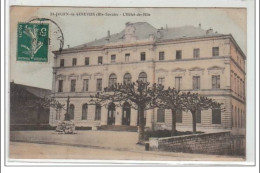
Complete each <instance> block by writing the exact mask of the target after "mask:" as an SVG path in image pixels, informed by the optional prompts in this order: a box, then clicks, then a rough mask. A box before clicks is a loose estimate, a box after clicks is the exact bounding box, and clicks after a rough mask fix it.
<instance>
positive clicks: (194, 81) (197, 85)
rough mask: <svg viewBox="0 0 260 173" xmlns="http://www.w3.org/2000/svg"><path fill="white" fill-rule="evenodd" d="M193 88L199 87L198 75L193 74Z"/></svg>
mask: <svg viewBox="0 0 260 173" xmlns="http://www.w3.org/2000/svg"><path fill="white" fill-rule="evenodd" d="M192 84H193V89H194V90H198V89H200V76H193V83H192Z"/></svg>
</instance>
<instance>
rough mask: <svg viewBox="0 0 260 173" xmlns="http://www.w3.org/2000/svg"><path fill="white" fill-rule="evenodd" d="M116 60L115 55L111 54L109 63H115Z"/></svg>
mask: <svg viewBox="0 0 260 173" xmlns="http://www.w3.org/2000/svg"><path fill="white" fill-rule="evenodd" d="M115 62H116V55H111V63H115Z"/></svg>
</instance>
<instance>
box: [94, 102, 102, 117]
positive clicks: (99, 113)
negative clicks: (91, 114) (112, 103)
mask: <svg viewBox="0 0 260 173" xmlns="http://www.w3.org/2000/svg"><path fill="white" fill-rule="evenodd" d="M100 119H101V105H98V104H97V105H96V111H95V120H100Z"/></svg>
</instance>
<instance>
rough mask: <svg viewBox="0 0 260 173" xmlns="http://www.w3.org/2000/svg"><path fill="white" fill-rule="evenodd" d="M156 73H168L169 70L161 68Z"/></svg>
mask: <svg viewBox="0 0 260 173" xmlns="http://www.w3.org/2000/svg"><path fill="white" fill-rule="evenodd" d="M155 72H156V73H168V70H165V69H162V68H160V69H157V70H155Z"/></svg>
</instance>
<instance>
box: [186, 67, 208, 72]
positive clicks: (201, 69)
mask: <svg viewBox="0 0 260 173" xmlns="http://www.w3.org/2000/svg"><path fill="white" fill-rule="evenodd" d="M189 71H204V69H203V68H200V67H193V68H190V69H189Z"/></svg>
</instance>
